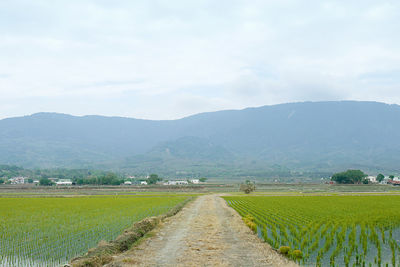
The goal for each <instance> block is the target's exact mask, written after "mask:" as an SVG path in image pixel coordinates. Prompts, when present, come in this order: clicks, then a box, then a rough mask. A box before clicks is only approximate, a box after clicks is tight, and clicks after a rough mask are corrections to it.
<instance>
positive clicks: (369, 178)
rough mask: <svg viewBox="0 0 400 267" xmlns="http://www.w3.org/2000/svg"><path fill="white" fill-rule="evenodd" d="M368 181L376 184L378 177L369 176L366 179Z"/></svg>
mask: <svg viewBox="0 0 400 267" xmlns="http://www.w3.org/2000/svg"><path fill="white" fill-rule="evenodd" d="M366 179H367V180H369V181H370V182H371V183H376V182H377V181H376V176H367V178H366Z"/></svg>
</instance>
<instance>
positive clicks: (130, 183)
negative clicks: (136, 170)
mask: <svg viewBox="0 0 400 267" xmlns="http://www.w3.org/2000/svg"><path fill="white" fill-rule="evenodd" d="M124 185H132V182H131V181H125V182H124Z"/></svg>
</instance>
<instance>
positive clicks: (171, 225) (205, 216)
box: [107, 195, 297, 267]
mask: <svg viewBox="0 0 400 267" xmlns="http://www.w3.org/2000/svg"><path fill="white" fill-rule="evenodd" d="M152 234H153V236H152V237H150V238H147V239H145V240H144V241H143V242H142V243H141V244H140V245H138V246H136V247H134V248H133V249H131V250H129V251H127V252H125V253H123V254H121V255H118V256H115V257H114V261H113V262H112V263H110V264H108V265H107V266H109V267H122V266H297V265H296V264H294V263H293V262H289V261H288V260H287V259H286V258H284V257H282V256H281V255H279V254H278V253H276V252H275V251H274V250H272V249H271V247H270V246H269V245H268V244H266V243H264V242H262V241H261V240H260V239H258V238H257V237H256V236H255V235H254V234H253V233H252V232H251V231H250V229H249V228H248V227H247V226H245V224H244V223H243V222H242V220H241V218H240V216H239V215H238V214H237V213H236V212H235V211H234V210H233V209H232V208H230V207H228V205H227V204H226V202H225V201H224V200H223V199H222V198H220V197H219V196H217V195H205V196H200V197H198V198H197V199H196V200H195V201H193V202H191V203H189V204H188V205H186V207H184V208H183V209H182V211H181V212H179V213H178V214H177V215H175V216H173V217H170V218H168V219H167V220H165V221H164V223H163V224H162V225H160V227H157V229H156V230H154V231H153V233H152Z"/></svg>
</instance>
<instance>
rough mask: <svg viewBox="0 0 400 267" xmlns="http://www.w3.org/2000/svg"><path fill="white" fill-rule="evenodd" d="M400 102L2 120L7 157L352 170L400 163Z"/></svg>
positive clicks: (139, 168)
mask: <svg viewBox="0 0 400 267" xmlns="http://www.w3.org/2000/svg"><path fill="white" fill-rule="evenodd" d="M399 140H400V106H398V105H388V104H383V103H376V102H353V101H341V102H304V103H291V104H281V105H273V106H263V107H258V108H247V109H244V110H226V111H218V112H210V113H201V114H198V115H194V116H190V117H186V118H183V119H179V120H170V121H152V120H139V119H131V118H121V117H102V116H83V117H75V116H71V115H65V114H57V113H37V114H33V115H31V116H25V117H16V118H8V119H3V120H0V151H1V153H0V163H5V164H17V165H21V166H25V167H98V166H101V167H103V168H109V169H121V170H130V171H133V172H151V171H159V172H161V173H169V174H173V173H179V172H183V173H190V172H197V173H200V174H203V175H207V174H208V175H213V172H217V171H218V172H224V171H226V173H230V174H232V173H234V174H236V175H246V174H249V173H251V174H254V173H258V172H259V171H261V173H262V172H263V171H264V173H268V172H274V171H282V170H286V171H287V170H289V169H290V170H297V171H328V172H329V171H336V170H341V169H343V168H356V167H357V168H364V169H369V170H391V171H392V170H398V169H399V168H398V162H400V142H399Z"/></svg>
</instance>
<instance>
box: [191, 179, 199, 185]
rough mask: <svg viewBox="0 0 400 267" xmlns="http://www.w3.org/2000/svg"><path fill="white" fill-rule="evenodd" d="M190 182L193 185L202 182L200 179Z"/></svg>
mask: <svg viewBox="0 0 400 267" xmlns="http://www.w3.org/2000/svg"><path fill="white" fill-rule="evenodd" d="M190 182H191V183H192V184H199V183H200V180H199V179H192V180H190Z"/></svg>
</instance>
